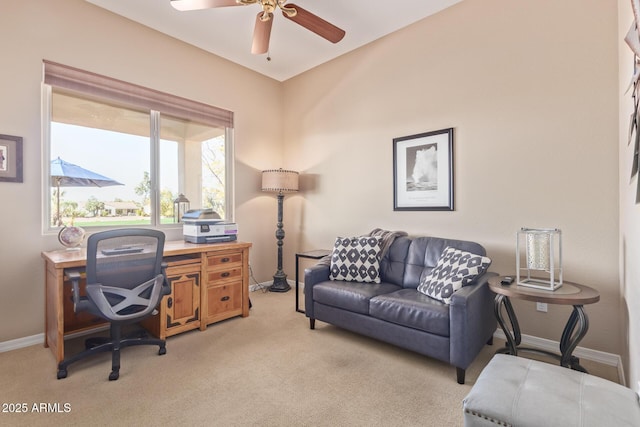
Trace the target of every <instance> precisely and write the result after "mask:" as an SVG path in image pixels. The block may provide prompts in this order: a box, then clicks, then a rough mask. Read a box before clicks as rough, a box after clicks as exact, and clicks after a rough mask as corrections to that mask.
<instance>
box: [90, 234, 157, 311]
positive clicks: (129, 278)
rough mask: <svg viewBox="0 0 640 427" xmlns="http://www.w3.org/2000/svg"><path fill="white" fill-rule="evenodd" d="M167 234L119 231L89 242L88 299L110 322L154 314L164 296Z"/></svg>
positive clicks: (95, 236)
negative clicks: (163, 261)
mask: <svg viewBox="0 0 640 427" xmlns="http://www.w3.org/2000/svg"><path fill="white" fill-rule="evenodd" d="M164 240H165V236H164V233H163V232H161V231H157V230H149V229H142V228H130V229H116V230H109V231H103V232H99V233H95V234H92V235H91V236H90V237H89V239H87V270H86V271H87V297H88V299H89V302H90V303H91V304H93V305H94V306H95V308H96V309H97V310H99V312H100V313H101V315H102V316H103V317H105V318H107V319H109V320H110V321H129V320H131V319H135V318H137V317H142V316H146V315H148V314H150V313H151V312H152V311H153V310H154V309H155V307H156V306H157V304H158V303H159V302H160V299H161V298H162V295H163V283H164V281H165V280H164V279H165V278H164V276H163V273H162V255H163V251H164Z"/></svg>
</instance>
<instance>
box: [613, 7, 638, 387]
mask: <svg viewBox="0 0 640 427" xmlns="http://www.w3.org/2000/svg"><path fill="white" fill-rule="evenodd" d="M618 8H619V15H618V20H619V29H618V40H619V49H620V52H619V53H620V78H619V88H618V93H619V94H620V275H621V281H620V294H621V310H620V313H621V324H622V327H621V329H622V331H623V335H622V355H623V358H624V360H625V362H626V365H627V366H628V369H627V380H628V385H629V386H630V387H633V388H634V389H635V390H636V391H640V384H639V382H640V339H638V337H640V262H638V260H639V259H640V205H638V204H636V203H635V199H636V189H637V186H638V176H636V177H634V178H633V179H631V180H630V179H629V177H630V176H631V162H632V159H633V148H634V145H633V144H631V145H629V144H628V139H627V135H628V130H629V116H630V115H631V113H632V112H633V102H632V100H631V92H627V87H628V85H629V81H630V80H631V75H632V73H633V54H632V53H631V50H630V49H629V47H628V46H627V45H626V44H625V43H624V41H623V40H624V37H625V35H626V33H627V31H628V30H629V26H630V25H631V23H632V22H633V13H632V9H631V2H630V1H629V0H619V1H618Z"/></svg>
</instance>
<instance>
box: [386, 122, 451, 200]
mask: <svg viewBox="0 0 640 427" xmlns="http://www.w3.org/2000/svg"><path fill="white" fill-rule="evenodd" d="M393 210H394V211H425V210H432V211H452V210H453V128H448V129H441V130H436V131H433V132H425V133H420V134H417V135H410V136H403V137H400V138H394V139H393Z"/></svg>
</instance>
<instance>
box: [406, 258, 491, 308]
mask: <svg viewBox="0 0 640 427" xmlns="http://www.w3.org/2000/svg"><path fill="white" fill-rule="evenodd" d="M490 265H491V260H490V259H489V258H487V257H485V256H481V255H476V254H472V253H471V252H467V251H462V250H460V249H455V248H452V247H447V248H446V249H445V250H444V251H443V252H442V255H440V259H439V260H438V264H437V265H436V266H435V268H434V269H433V270H431V272H429V274H426V275H425V276H424V277H423V278H422V280H421V281H420V285H419V286H418V291H419V292H421V293H423V294H425V295H428V296H429V297H431V298H434V299H436V300H438V301H442V302H444V303H446V304H449V303H450V302H451V296H452V295H453V293H454V292H455V291H457V290H458V289H460V288H462V287H463V286H465V285H468V284H469V283H471V282H472V281H473V279H475V278H476V277H477V276H478V275H480V274H482V273H484V272H485V271H487V268H489V266H490Z"/></svg>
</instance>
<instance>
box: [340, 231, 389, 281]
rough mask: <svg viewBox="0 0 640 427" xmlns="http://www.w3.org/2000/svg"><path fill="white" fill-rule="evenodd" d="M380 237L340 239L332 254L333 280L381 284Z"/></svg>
mask: <svg viewBox="0 0 640 427" xmlns="http://www.w3.org/2000/svg"><path fill="white" fill-rule="evenodd" d="M381 240H382V238H381V237H379V236H360V237H338V238H336V242H335V244H334V246H333V252H332V253H331V269H330V271H329V278H330V279H331V280H346V281H354V282H366V283H380V251H381Z"/></svg>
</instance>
